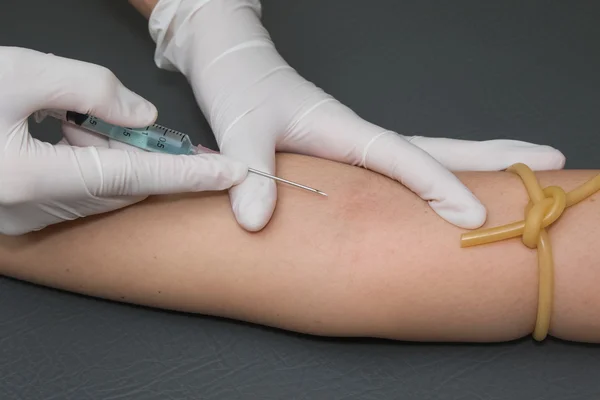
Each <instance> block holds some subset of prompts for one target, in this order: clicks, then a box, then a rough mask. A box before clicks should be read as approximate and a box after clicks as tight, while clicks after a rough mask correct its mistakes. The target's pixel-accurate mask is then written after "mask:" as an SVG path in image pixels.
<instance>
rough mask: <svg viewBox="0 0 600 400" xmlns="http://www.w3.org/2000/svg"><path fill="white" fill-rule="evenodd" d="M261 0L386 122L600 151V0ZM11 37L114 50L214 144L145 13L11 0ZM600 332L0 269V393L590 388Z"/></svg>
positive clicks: (332, 393) (515, 394)
mask: <svg viewBox="0 0 600 400" xmlns="http://www.w3.org/2000/svg"><path fill="white" fill-rule="evenodd" d="M367 3H368V4H370V6H368V7H367V6H366V4H367ZM263 4H264V22H265V25H266V26H267V28H268V29H269V31H270V32H271V34H272V36H273V38H274V40H275V43H276V45H277V46H278V48H279V50H280V52H281V53H282V54H283V56H284V57H285V58H286V59H287V60H288V61H289V62H290V64H291V65H292V66H294V67H295V68H296V69H297V70H298V71H299V72H300V73H301V74H303V75H304V76H305V77H306V78H308V79H310V80H313V81H314V82H315V83H316V84H317V85H319V86H321V87H323V88H324V89H325V90H327V91H328V92H330V93H331V94H333V95H335V96H336V97H337V98H338V99H340V100H341V101H343V102H345V103H346V104H348V105H349V106H350V107H352V108H353V109H354V110H356V111H357V112H358V113H359V114H361V115H362V116H363V117H365V118H367V119H370V120H371V121H373V122H375V123H378V124H380V125H382V126H385V127H387V128H389V129H393V130H396V131H398V132H401V133H409V134H422V135H431V136H447V137H455V138H468V139H492V138H508V137H511V138H518V139H521V140H527V141H532V142H538V143H547V144H550V145H553V146H556V147H558V148H560V149H561V150H562V151H564V153H565V154H566V156H567V158H568V164H567V167H568V168H594V167H595V168H598V167H600V165H599V164H598V162H597V161H596V159H595V156H596V152H597V150H598V149H600V135H599V134H598V133H599V126H600V116H599V115H600V112H599V111H600V109H599V105H600V77H599V76H598V71H600V51H599V50H598V44H599V43H600V24H598V22H597V21H598V17H599V16H600V6H599V5H598V4H600V3H598V2H592V1H587V2H586V1H574V2H569V5H567V2H560V1H527V2H522V1H499V2H479V1H458V2H452V5H450V2H441V1H437V2H436V1H418V2H406V1H397V0H372V1H369V2H367V1H355V0H351V1H343V2H342V1H341V0H303V1H294V2H292V1H276V0H264V2H263ZM0 44H1V45H14V46H23V47H30V48H34V49H37V50H41V51H46V52H52V53H55V54H59V55H63V56H68V57H73V58H78V59H82V60H85V61H90V62H95V63H98V64H102V65H105V66H107V67H108V68H110V69H112V70H113V71H114V72H115V73H116V75H117V76H118V77H119V78H120V79H121V80H122V81H123V82H124V83H125V84H126V85H127V86H129V87H131V88H132V89H133V90H135V91H137V92H138V93H140V94H142V95H144V96H146V97H147V98H148V99H150V100H151V101H153V102H154V103H155V104H156V105H157V106H158V108H159V110H160V122H161V123H162V124H165V125H168V126H171V127H173V128H176V129H180V130H183V131H186V132H190V133H192V135H193V138H194V140H196V141H199V142H201V143H203V144H205V145H209V146H212V147H214V146H215V141H214V139H213V138H212V136H211V134H210V130H209V128H208V125H207V124H206V122H205V120H204V118H203V117H202V115H201V113H200V111H199V110H198V108H197V106H196V104H195V102H194V98H193V95H192V92H191V89H190V88H189V86H188V85H187V83H186V81H185V79H184V78H183V77H182V76H180V75H178V74H176V73H170V72H166V71H161V70H159V69H157V68H156V67H155V66H154V64H153V60H152V55H153V42H152V41H151V39H150V38H149V36H148V34H147V27H146V23H145V20H144V19H142V18H141V17H140V16H138V15H137V14H136V13H135V12H134V11H133V10H132V9H131V8H130V7H129V6H128V4H127V3H126V2H125V1H124V0H122V1H102V0H93V1H92V0H86V1H82V0H54V1H42V0H36V1H33V0H32V1H25V0H8V1H4V2H3V4H2V9H1V11H0ZM0 62H1V60H0ZM0 90H2V88H0ZM34 133H35V134H36V135H38V136H41V137H43V138H45V139H48V140H55V139H56V138H57V137H58V136H57V135H58V129H57V128H56V127H49V130H48V131H43V130H42V129H40V127H39V126H38V127H35V129H34ZM43 135H46V136H43ZM599 349H600V347H596V346H590V345H583V344H574V343H565V342H561V341H557V340H553V339H550V340H548V341H546V342H545V343H543V344H541V345H539V344H536V343H534V342H532V341H531V340H530V339H524V340H520V341H518V342H514V343H504V344H496V345H453V344H414V343H400V342H386V341H375V340H334V339H323V338H314V337H305V336H301V335H296V334H292V333H287V332H281V331H277V330H272V329H269V328H264V327H260V326H254V325H250V324H244V323H239V322H235V321H229V320H223V319H218V318H206V317H202V316H196V315H185V314H178V313H169V312H164V311H157V310H152V309H146V308H141V307H134V306H129V305H122V304H116V303H112V302H108V301H103V300H98V299H93V298H87V297H84V296H79V295H74V294H70V293H63V292H59V291H55V290H52V289H47V288H43V287H37V286H34V285H30V284H27V283H22V282H17V281H13V280H10V279H0V399H2V400H12V399H31V400H37V399H77V400H85V399H148V400H149V399H200V398H202V399H222V398H223V399H236V398H244V399H249V398H251V399H291V398H295V399H473V400H475V399H479V400H483V399H485V400H488V399H489V400H491V399H500V398H502V399H528V400H529V399H561V400H566V399H569V400H575V399H586V400H587V399H591V398H598V396H600V379H598V378H599V377H600V351H599Z"/></svg>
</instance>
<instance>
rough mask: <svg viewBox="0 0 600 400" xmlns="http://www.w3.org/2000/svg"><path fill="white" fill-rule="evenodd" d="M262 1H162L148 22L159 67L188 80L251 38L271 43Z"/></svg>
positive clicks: (155, 58)
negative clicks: (263, 24)
mask: <svg viewBox="0 0 600 400" xmlns="http://www.w3.org/2000/svg"><path fill="white" fill-rule="evenodd" d="M261 12H262V10H261V4H260V1H259V0H161V1H159V2H158V4H157V5H156V7H155V8H154V10H153V11H152V14H151V15H150V18H149V22H148V29H149V32H150V36H151V37H152V39H153V40H154V42H155V43H156V51H155V54H154V61H155V63H156V65H157V66H158V67H159V68H162V69H166V70H171V71H179V72H181V73H183V74H184V75H185V76H186V77H187V78H188V79H191V74H193V73H195V72H199V71H201V70H203V69H204V68H205V67H206V66H207V65H209V64H210V63H211V62H212V61H213V60H214V59H216V58H218V57H219V56H220V55H222V54H223V53H225V52H226V51H227V50H228V49H230V48H232V47H234V46H236V45H240V44H242V43H244V42H246V41H249V40H257V39H259V40H260V39H262V40H265V41H267V42H270V41H271V40H270V37H269V34H268V32H267V31H266V30H265V29H264V28H263V27H262V24H261V22H260V17H261Z"/></svg>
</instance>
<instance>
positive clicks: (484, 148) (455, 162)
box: [407, 136, 565, 171]
mask: <svg viewBox="0 0 600 400" xmlns="http://www.w3.org/2000/svg"><path fill="white" fill-rule="evenodd" d="M407 140H409V141H410V143H412V144H414V145H415V146H418V147H420V148H421V149H423V150H425V151H426V152H427V153H429V154H431V156H432V157H434V158H435V159H436V160H438V161H439V162H440V163H441V164H443V165H444V166H445V167H446V168H448V169H450V170H452V171H500V170H504V169H506V168H508V167H510V166H511V165H513V164H516V163H523V164H526V165H528V166H529V167H530V168H531V169H533V170H534V171H541V170H555V169H562V168H563V167H564V166H565V156H564V155H563V154H562V153H561V152H560V151H559V150H557V149H555V148H553V147H550V146H544V145H537V144H533V143H528V142H522V141H518V140H486V141H481V142H478V141H470V140H458V139H446V138H429V137H421V136H412V137H410V138H408V137H407Z"/></svg>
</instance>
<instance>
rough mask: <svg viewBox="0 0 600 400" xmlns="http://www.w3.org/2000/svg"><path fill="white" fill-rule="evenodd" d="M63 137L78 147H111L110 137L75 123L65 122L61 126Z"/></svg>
mask: <svg viewBox="0 0 600 400" xmlns="http://www.w3.org/2000/svg"><path fill="white" fill-rule="evenodd" d="M61 130H62V133H63V137H64V138H65V139H66V140H67V141H68V143H69V144H70V145H71V146H77V147H87V146H96V147H109V145H108V138H107V137H105V136H102V135H99V134H97V133H95V132H92V131H90V130H87V129H85V128H82V127H79V126H77V125H75V124H71V123H68V122H63V123H62V126H61Z"/></svg>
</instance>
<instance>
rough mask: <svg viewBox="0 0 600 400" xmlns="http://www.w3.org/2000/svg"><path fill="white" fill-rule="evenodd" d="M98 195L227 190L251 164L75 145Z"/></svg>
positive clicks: (89, 184) (90, 186)
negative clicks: (78, 147)
mask: <svg viewBox="0 0 600 400" xmlns="http://www.w3.org/2000/svg"><path fill="white" fill-rule="evenodd" d="M75 153H76V157H77V162H78V165H79V166H80V169H81V171H82V173H83V174H84V176H85V180H86V183H87V187H88V189H89V190H90V192H91V193H92V194H94V195H95V196H103V197H106V196H145V195H153V194H154V195H156V194H171V193H183V192H200V191H207V190H225V189H228V188H230V187H231V186H233V185H236V184H238V183H240V182H241V181H243V180H244V178H245V177H246V174H247V172H248V167H247V166H246V165H245V164H243V163H241V162H239V161H237V160H233V159H231V158H228V157H225V156H222V155H219V154H199V155H194V156H188V155H170V154H161V153H150V152H145V151H123V150H117V149H106V148H95V147H88V148H80V149H75Z"/></svg>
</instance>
